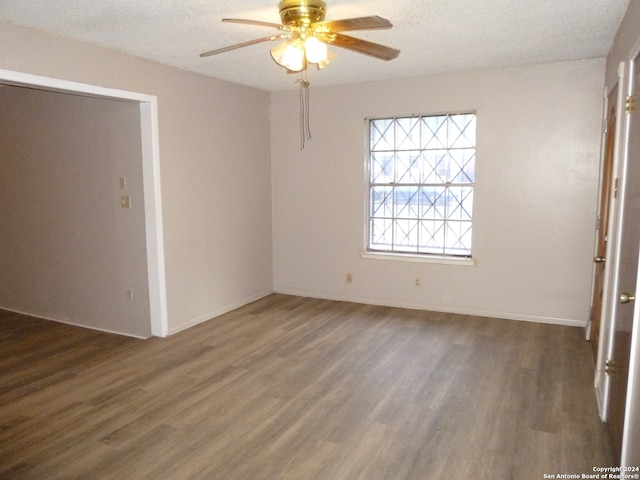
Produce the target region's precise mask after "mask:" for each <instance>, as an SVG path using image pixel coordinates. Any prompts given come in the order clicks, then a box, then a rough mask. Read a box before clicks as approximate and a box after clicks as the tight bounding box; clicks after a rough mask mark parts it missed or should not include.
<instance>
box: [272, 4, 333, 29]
mask: <svg viewBox="0 0 640 480" xmlns="http://www.w3.org/2000/svg"><path fill="white" fill-rule="evenodd" d="M278 9H279V11H280V18H281V19H282V23H284V24H285V25H310V24H312V23H316V22H322V21H323V20H324V16H325V14H326V13H327V4H326V3H325V2H324V1H323V0H282V1H281V2H280V3H279V4H278Z"/></svg>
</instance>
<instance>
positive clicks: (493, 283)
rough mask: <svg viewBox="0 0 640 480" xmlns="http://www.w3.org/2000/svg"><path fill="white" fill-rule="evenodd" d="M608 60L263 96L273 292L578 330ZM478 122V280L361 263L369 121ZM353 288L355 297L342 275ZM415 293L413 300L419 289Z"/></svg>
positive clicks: (470, 272)
mask: <svg viewBox="0 0 640 480" xmlns="http://www.w3.org/2000/svg"><path fill="white" fill-rule="evenodd" d="M603 79H604V59H596V60H586V61H576V62H567V63H557V64H549V65H536V66H526V67H519V68H509V69H500V70H490V71H482V72H472V73H461V74H454V75H442V76H431V77H424V78H415V79H407V80H398V81H389V82H381V83H366V84H360V85H351V86H340V87H333V88H314V87H313V80H312V85H311V107H310V112H311V132H312V135H313V138H312V139H311V141H309V142H308V145H307V148H306V149H305V150H304V151H300V150H299V149H298V118H299V117H298V104H297V98H298V97H297V93H296V92H279V93H275V94H272V110H271V125H272V126H271V129H272V135H271V139H272V141H271V152H272V154H271V155H272V170H273V208H274V213H273V216H274V220H273V222H274V223H273V225H274V227H273V228H274V288H275V290H276V291H279V292H287V293H296V294H301V295H311V296H318V297H327V298H335V299H348V300H356V301H361V302H372V303H380V304H388V305H399V306H407V307H415V308H422V309H433V310H442V311H456V312H468V313H475V314H480V315H489V316H499V317H508V318H516V319H529V320H541V321H552V322H560V323H568V324H575V325H584V323H585V322H586V321H587V318H588V314H589V304H590V285H591V270H592V252H593V237H594V227H595V204H596V189H597V179H598V158H599V151H600V125H601V112H602V91H603ZM467 110H476V111H477V114H478V117H477V133H478V144H477V162H476V175H477V185H476V195H475V205H474V231H473V255H474V257H475V258H476V260H477V265H476V266H473V267H466V266H464V267H463V266H452V265H438V264H425V263H409V262H401V261H381V260H374V259H370V258H362V257H361V255H360V254H361V252H362V251H363V247H364V243H365V239H364V236H365V227H364V222H365V205H366V185H365V169H366V166H365V157H366V143H365V118H367V117H380V116H394V115H411V114H430V113H442V112H456V111H467ZM347 273H351V274H353V283H351V284H347V283H346V282H345V274H347ZM416 277H420V278H421V279H422V284H421V286H420V287H416V286H415V278H416Z"/></svg>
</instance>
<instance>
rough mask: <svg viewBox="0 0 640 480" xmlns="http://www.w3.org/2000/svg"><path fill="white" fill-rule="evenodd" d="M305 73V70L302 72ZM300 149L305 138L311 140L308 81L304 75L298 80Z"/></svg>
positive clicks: (303, 144)
mask: <svg viewBox="0 0 640 480" xmlns="http://www.w3.org/2000/svg"><path fill="white" fill-rule="evenodd" d="M304 73H305V74H306V71H305V72H304ZM298 83H300V150H304V146H305V143H306V141H307V140H311V128H310V126H309V125H310V122H309V85H310V84H309V81H308V80H307V78H306V75H304V76H303V78H301V79H300V80H298Z"/></svg>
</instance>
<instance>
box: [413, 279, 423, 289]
mask: <svg viewBox="0 0 640 480" xmlns="http://www.w3.org/2000/svg"><path fill="white" fill-rule="evenodd" d="M421 285H422V279H421V278H420V277H416V279H415V286H416V287H418V288H420V286H421Z"/></svg>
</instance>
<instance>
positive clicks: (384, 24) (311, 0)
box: [200, 0, 400, 147]
mask: <svg viewBox="0 0 640 480" xmlns="http://www.w3.org/2000/svg"><path fill="white" fill-rule="evenodd" d="M278 10H279V12H280V19H281V20H282V23H281V24H278V23H270V22H263V21H260V20H246V19H236V18H223V19H222V21H223V22H229V23H241V24H245V25H254V26H260V27H269V28H276V29H278V30H280V31H282V32H283V33H280V34H276V35H270V36H268V37H262V38H258V39H255V40H249V41H247V42H243V43H238V44H236V45H231V46H228V47H223V48H218V49H216V50H210V51H208V52H204V53H201V54H200V56H201V57H209V56H211V55H217V54H219V53H223V52H228V51H230V50H235V49H237V48H242V47H248V46H250V45H255V44H258V43H262V42H269V41H273V40H284V41H283V42H282V43H281V44H279V45H277V46H275V47H273V48H272V49H271V57H272V58H273V60H274V61H275V62H276V63H277V64H278V65H280V66H282V67H284V68H286V69H287V71H288V72H302V74H303V78H302V79H301V80H299V82H300V89H301V99H302V100H301V118H303V119H302V121H301V122H302V125H306V127H304V128H302V129H301V130H304V132H303V141H302V146H303V147H304V138H310V137H311V134H310V133H309V131H308V130H309V129H308V103H309V102H308V87H309V82H308V80H307V78H306V72H307V67H308V65H309V64H313V65H316V67H317V68H318V69H321V68H323V67H325V66H327V64H328V63H329V61H330V59H331V54H330V52H329V51H328V49H327V45H333V46H336V47H340V48H344V49H347V50H351V51H354V52H357V53H362V54H365V55H369V56H372V57H375V58H379V59H381V60H392V59H394V58H396V57H397V56H398V55H399V54H400V50H397V49H395V48H391V47H387V46H385V45H380V44H377V43H373V42H368V41H366V40H362V39H359V38H355V37H351V36H348V35H344V34H343V33H341V32H344V31H350V30H377V29H384V28H391V27H392V26H393V25H391V22H390V21H389V20H387V19H385V18H382V17H379V16H377V15H372V16H369V17H358V18H347V19H343V20H333V21H328V22H325V21H324V18H325V15H326V13H327V5H326V3H325V2H324V0H281V1H280V3H279V4H278Z"/></svg>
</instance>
